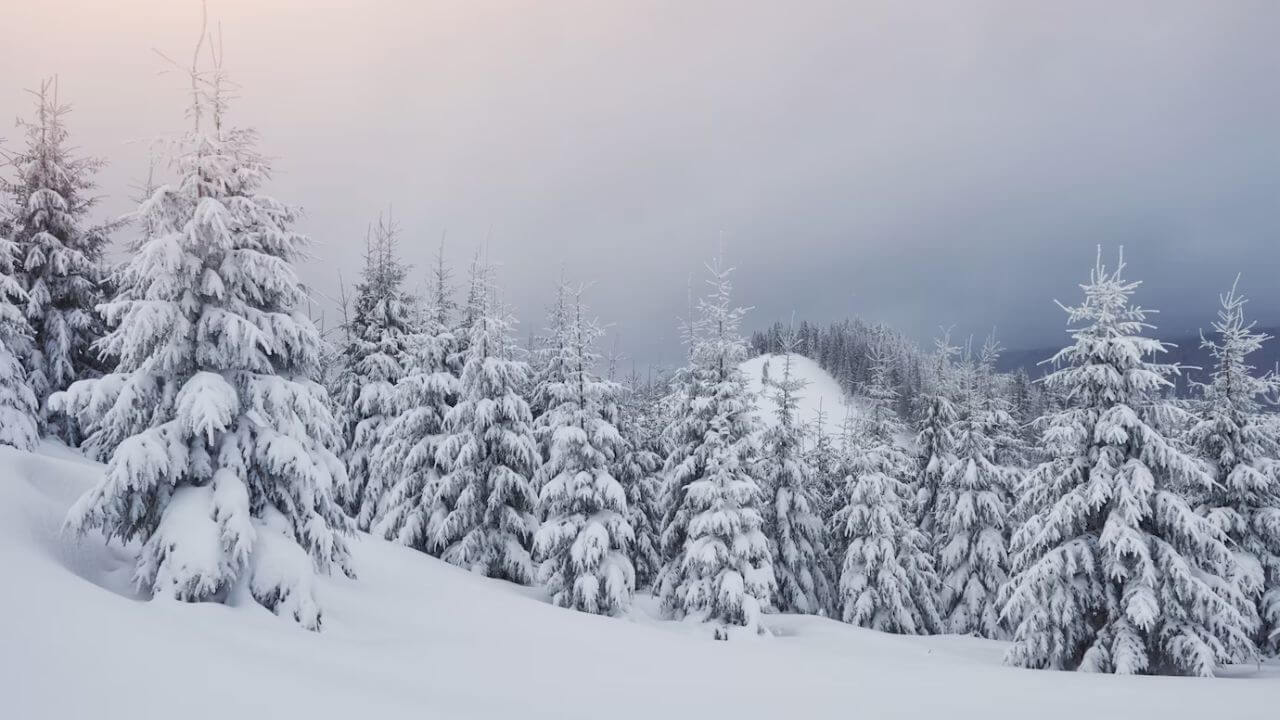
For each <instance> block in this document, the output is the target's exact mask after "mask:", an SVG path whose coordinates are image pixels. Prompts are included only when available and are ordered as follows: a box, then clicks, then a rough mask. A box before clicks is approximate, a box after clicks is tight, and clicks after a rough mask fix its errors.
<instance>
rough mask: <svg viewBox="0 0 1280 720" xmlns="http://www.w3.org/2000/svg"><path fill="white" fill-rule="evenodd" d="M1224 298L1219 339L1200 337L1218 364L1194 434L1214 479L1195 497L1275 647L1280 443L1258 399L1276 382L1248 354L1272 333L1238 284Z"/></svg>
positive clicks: (1279, 624) (1279, 616)
mask: <svg viewBox="0 0 1280 720" xmlns="http://www.w3.org/2000/svg"><path fill="white" fill-rule="evenodd" d="M1238 281H1239V279H1238V278H1237V282H1238ZM1221 300H1222V307H1221V309H1220V310H1218V320H1217V322H1215V323H1213V329H1214V332H1215V335H1216V336H1217V337H1216V339H1208V338H1203V337H1202V339H1201V344H1202V346H1203V347H1204V348H1205V349H1207V350H1208V351H1209V353H1210V354H1211V355H1212V356H1213V359H1214V369H1213V377H1212V379H1211V380H1210V382H1209V383H1208V384H1206V385H1202V386H1200V390H1201V391H1202V393H1203V395H1204V403H1203V408H1202V414H1203V419H1201V421H1200V422H1199V423H1197V424H1196V425H1195V426H1194V427H1193V428H1192V429H1191V432H1190V435H1189V440H1190V442H1191V444H1192V445H1193V447H1194V448H1195V451H1196V453H1197V454H1198V455H1199V456H1200V457H1201V458H1204V459H1205V460H1206V461H1207V462H1208V463H1209V466H1210V468H1211V470H1212V472H1213V476H1214V480H1215V483H1214V485H1213V486H1212V487H1210V488H1208V489H1207V490H1206V491H1204V492H1202V493H1200V494H1199V495H1198V497H1197V500H1198V502H1199V504H1200V506H1201V512H1202V513H1203V514H1206V515H1207V516H1208V518H1209V520H1210V521H1212V522H1213V523H1214V524H1215V525H1216V526H1218V528H1220V529H1221V530H1222V531H1223V532H1224V533H1226V536H1227V537H1228V538H1229V539H1230V541H1231V547H1232V549H1233V550H1234V552H1235V554H1236V559H1237V561H1238V562H1237V563H1236V565H1235V567H1234V568H1232V570H1233V571H1234V572H1232V573H1231V574H1230V575H1229V577H1230V578H1231V579H1232V580H1233V581H1234V582H1235V584H1236V586H1237V587H1238V588H1239V589H1240V592H1241V593H1243V594H1244V595H1245V596H1246V597H1247V598H1249V599H1250V600H1251V601H1252V602H1253V603H1254V605H1255V606H1256V608H1257V612H1258V615H1259V617H1260V619H1261V623H1260V624H1259V627H1258V632H1257V633H1255V635H1254V641H1255V642H1256V643H1257V645H1258V646H1259V647H1261V648H1265V649H1267V650H1269V651H1272V652H1274V651H1275V650H1277V649H1278V648H1277V646H1278V645H1280V462H1278V461H1277V459H1276V458H1277V457H1278V456H1280V443H1277V440H1276V435H1275V428H1274V427H1273V426H1272V425H1271V424H1269V423H1268V422H1267V420H1266V418H1265V416H1263V415H1262V414H1261V413H1260V412H1259V408H1258V399H1259V398H1260V397H1265V396H1267V395H1270V394H1271V393H1273V392H1274V391H1275V389H1276V385H1277V382H1276V380H1275V378H1273V377H1270V376H1267V377H1255V376H1254V374H1253V373H1254V368H1253V366H1252V365H1250V364H1249V356H1250V355H1251V354H1253V353H1255V352H1257V351H1258V350H1260V349H1261V348H1262V344H1263V343H1264V342H1266V341H1267V340H1270V339H1271V337H1270V336H1269V335H1266V334H1263V333H1260V332H1255V331H1254V329H1253V327H1254V324H1253V323H1252V322H1248V323H1246V322H1245V319H1244V305H1245V302H1246V301H1245V298H1244V296H1243V295H1240V294H1239V293H1237V292H1236V286H1235V285H1234V284H1233V285H1232V286H1231V290H1230V291H1229V292H1227V293H1226V294H1225V295H1223V296H1222V298H1221Z"/></svg>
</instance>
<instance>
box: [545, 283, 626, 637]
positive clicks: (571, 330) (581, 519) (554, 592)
mask: <svg viewBox="0 0 1280 720" xmlns="http://www.w3.org/2000/svg"><path fill="white" fill-rule="evenodd" d="M565 301H566V302H565V310H566V312H565V315H566V317H565V323H564V332H563V342H564V346H563V348H562V349H561V351H560V353H559V355H558V358H557V361H558V362H562V363H563V370H564V377H563V380H558V381H557V380H552V381H550V382H548V384H547V385H546V387H545V388H544V393H545V395H544V397H545V399H546V401H547V406H546V413H545V414H544V416H543V417H544V418H545V419H544V420H543V427H545V428H547V432H548V434H549V440H550V447H549V450H548V457H547V462H546V463H545V464H544V465H543V467H542V470H541V472H542V489H541V493H540V496H539V505H540V507H541V514H542V516H543V517H545V518H546V519H545V521H544V522H543V523H542V527H540V528H539V529H538V532H537V534H536V535H535V536H534V553H535V557H536V558H537V560H538V577H539V579H540V580H541V581H542V582H543V583H544V584H545V585H546V586H547V591H548V592H549V593H550V594H551V601H552V602H554V603H555V604H556V605H559V606H561V607H567V608H573V609H575V610H581V611H582V612H589V613H596V614H600V615H620V614H622V613H625V612H626V611H627V609H628V608H630V607H631V597H632V594H633V593H634V592H635V581H636V578H635V569H634V567H633V566H632V564H631V558H630V549H631V546H632V544H633V542H634V541H635V534H634V531H633V530H632V527H631V523H630V520H629V513H628V510H627V495H626V491H625V490H624V488H623V486H622V484H621V483H620V482H618V480H617V478H615V477H614V475H613V467H614V465H615V463H616V462H617V461H618V460H619V459H621V456H622V454H623V453H624V452H625V451H626V442H625V440H624V439H623V437H622V435H621V434H619V433H618V429H617V427H616V422H617V417H618V395H619V392H620V388H619V387H618V385H617V384H616V383H614V382H612V381H610V380H603V379H601V378H599V377H598V376H596V374H595V372H594V371H593V367H595V365H596V364H598V363H599V361H600V356H599V353H597V352H596V349H595V345H596V343H597V342H598V340H599V338H600V336H601V335H602V334H603V333H602V332H601V330H600V328H599V326H598V325H596V323H595V322H593V321H591V320H590V319H588V318H587V317H584V312H585V310H584V308H583V306H582V290H581V289H576V290H573V291H571V292H568V293H566V297H565Z"/></svg>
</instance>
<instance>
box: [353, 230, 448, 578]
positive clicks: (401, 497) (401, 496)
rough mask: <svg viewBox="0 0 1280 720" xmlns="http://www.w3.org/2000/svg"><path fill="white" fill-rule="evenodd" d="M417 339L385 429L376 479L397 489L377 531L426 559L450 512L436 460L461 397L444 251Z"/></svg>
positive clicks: (409, 348) (411, 346)
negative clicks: (442, 495)
mask: <svg viewBox="0 0 1280 720" xmlns="http://www.w3.org/2000/svg"><path fill="white" fill-rule="evenodd" d="M423 310H424V312H423V313H422V317H421V318H420V323H419V324H420V327H419V328H418V330H417V332H415V333H413V334H412V335H410V336H409V337H408V340H407V348H406V350H405V355H404V357H403V359H402V360H401V361H400V365H401V367H402V368H403V369H404V371H405V376H404V377H403V378H401V380H400V381H399V382H398V383H397V384H396V388H395V395H394V399H395V407H396V413H397V414H396V416H395V418H394V419H393V420H391V421H390V423H388V424H387V426H386V433H385V436H384V440H383V443H382V446H381V447H382V449H381V452H380V453H379V455H378V466H377V468H376V470H375V474H376V475H377V476H378V477H382V478H386V479H387V480H388V481H389V482H391V483H393V484H392V485H390V486H389V490H388V493H387V495H386V498H385V502H384V503H383V505H384V507H383V509H382V512H381V514H380V516H379V517H378V519H377V520H376V522H375V523H374V525H373V532H374V533H375V534H377V535H380V536H382V537H385V538H387V539H388V540H396V541H397V542H400V543H402V544H404V545H407V546H409V547H412V548H416V549H418V550H422V551H424V552H428V553H432V554H436V555H438V554H440V553H441V552H442V551H443V550H444V548H443V547H441V546H440V545H438V544H436V543H434V542H433V541H432V535H431V531H432V530H433V529H436V528H438V527H439V525H440V524H441V522H442V521H443V518H444V515H445V514H446V513H447V508H446V507H444V506H443V505H442V504H441V503H439V502H437V497H436V491H437V488H438V487H439V483H440V478H441V477H442V476H443V474H444V469H443V468H442V467H441V465H440V462H439V460H438V459H437V451H438V449H439V447H440V443H441V441H442V440H443V433H444V423H445V417H446V416H447V415H448V414H449V409H450V408H452V407H453V405H454V403H455V402H456V401H457V397H458V375H457V370H456V368H455V366H454V360H455V359H456V357H457V352H456V350H457V341H456V339H455V336H454V334H453V332H452V331H451V330H450V327H451V323H452V322H453V320H454V312H455V307H454V303H453V298H452V289H451V287H450V272H449V268H448V267H447V266H446V265H445V264H444V252H443V248H441V251H440V253H439V254H437V257H436V264H435V268H434V271H433V273H432V277H431V285H430V290H429V294H428V297H427V299H426V306H425V307H424V308H423Z"/></svg>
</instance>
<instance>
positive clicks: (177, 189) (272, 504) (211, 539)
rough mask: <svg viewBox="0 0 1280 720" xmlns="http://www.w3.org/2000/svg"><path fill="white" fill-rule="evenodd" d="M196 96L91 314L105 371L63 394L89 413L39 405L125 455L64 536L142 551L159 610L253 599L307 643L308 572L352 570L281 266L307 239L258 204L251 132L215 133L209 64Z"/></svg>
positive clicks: (308, 334)
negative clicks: (129, 249) (111, 441)
mask: <svg viewBox="0 0 1280 720" xmlns="http://www.w3.org/2000/svg"><path fill="white" fill-rule="evenodd" d="M204 42H205V37H204V35H203V33H202V37H201V43H204ZM199 57H200V52H199V49H197V53H196V58H197V59H199ZM190 79H191V85H192V105H191V107H190V109H189V117H191V119H192V122H193V128H192V129H191V130H190V131H189V132H187V133H186V134H185V136H184V137H183V138H182V140H181V142H180V143H179V144H178V146H177V147H176V149H175V151H174V156H173V167H174V169H175V171H176V175H177V177H176V178H175V179H174V181H173V182H172V183H171V184H165V185H161V186H159V187H157V188H156V189H155V191H154V192H153V193H152V194H151V196H150V197H149V198H147V199H146V200H145V201H144V202H143V203H142V204H141V206H140V207H139V208H138V209H137V211H136V212H135V217H136V218H137V219H138V220H140V222H139V226H140V227H142V228H143V229H144V232H147V237H146V239H145V240H143V241H142V242H141V243H140V244H139V247H138V252H137V253H136V254H134V255H133V257H132V258H130V260H129V262H128V265H127V267H126V268H125V270H124V272H123V273H122V275H121V280H122V285H121V288H120V293H119V295H118V296H117V297H116V299H115V300H113V301H112V302H110V303H107V304H105V305H104V306H103V310H104V316H105V317H106V319H107V322H108V324H109V325H110V326H111V328H112V329H111V331H110V333H109V334H108V335H106V336H105V337H104V338H103V340H102V349H103V350H104V352H105V353H106V355H107V356H109V357H112V358H115V359H116V360H117V361H118V363H119V364H118V366H117V369H116V372H115V373H114V374H112V375H109V376H107V377H104V378H102V379H98V380H88V381H82V382H78V383H76V384H75V385H73V386H72V388H71V390H69V391H68V392H67V393H65V395H81V396H96V397H97V398H98V399H99V400H100V401H101V402H98V403H87V402H84V401H83V398H80V399H77V398H73V397H59V396H58V395H55V396H54V401H56V402H51V405H55V404H56V405H57V406H58V407H62V408H76V409H78V410H79V411H80V415H79V418H78V419H79V420H81V421H82V422H87V423H88V425H87V429H88V430H89V432H90V442H91V443H92V444H96V445H97V446H98V447H104V445H103V444H102V438H104V437H106V438H121V441H120V442H119V443H118V446H117V447H115V450H114V451H113V452H112V453H111V456H110V461H109V462H108V464H107V469H106V474H105V476H104V477H103V479H102V481H101V482H100V483H99V484H98V485H97V486H96V487H94V488H93V489H91V490H90V491H89V492H88V493H86V494H85V495H84V496H83V497H82V498H81V499H80V500H79V501H78V502H77V503H76V504H75V505H74V506H73V507H72V509H71V511H70V513H69V515H68V518H67V527H68V529H69V530H71V531H74V532H77V533H84V532H87V531H89V530H91V529H94V528H99V529H101V530H102V532H103V533H104V534H105V535H106V536H107V537H115V538H120V539H121V540H122V541H130V540H137V541H140V542H141V552H140V555H139V557H138V564H137V568H136V571H135V574H134V579H135V581H136V583H137V585H138V586H139V587H140V588H141V589H143V590H144V591H147V592H149V593H150V594H151V595H152V596H153V597H156V598H162V597H164V598H173V599H177V600H182V601H190V602H200V601H214V602H227V603H241V602H249V601H250V599H252V600H253V601H256V602H258V603H261V604H262V605H264V606H266V607H268V608H270V609H271V610H273V611H274V612H275V613H277V614H280V615H289V616H292V617H293V618H294V619H296V620H297V621H298V622H299V623H301V624H302V625H304V626H305V627H307V628H310V629H319V628H320V625H321V609H320V607H319V605H318V604H317V602H316V599H315V597H314V594H313V587H312V586H313V571H315V570H319V571H321V572H327V571H329V570H331V569H332V568H334V567H337V568H340V569H342V570H346V571H348V572H350V568H349V565H348V553H347V547H346V544H345V541H344V539H343V535H344V534H345V532H346V530H347V526H348V523H347V519H346V517H345V516H344V515H343V514H342V511H341V510H340V509H339V508H338V506H337V505H336V503H334V502H333V501H332V498H331V492H332V488H333V486H334V485H335V483H337V482H341V481H342V480H344V479H345V478H344V475H345V473H344V471H343V467H342V462H341V461H340V460H339V459H338V458H337V457H336V456H335V455H334V454H333V453H332V452H331V451H330V450H329V448H331V447H336V446H337V444H338V442H339V439H338V428H337V425H336V422H335V421H334V419H333V416H332V415H331V413H330V410H329V404H328V398H327V396H326V393H325V391H324V389H323V388H322V387H321V386H320V385H319V384H317V383H316V382H314V381H313V380H312V378H313V377H314V376H315V375H316V374H317V370H318V368H317V367H316V360H317V353H318V349H319V337H318V334H317V332H316V329H315V327H314V326H313V325H312V324H311V322H310V321H309V320H308V319H307V318H306V317H305V316H304V315H303V313H302V312H301V311H300V307H301V305H302V304H303V303H304V301H305V298H304V295H303V290H302V287H301V285H300V283H299V282H298V279H297V277H296V276H295V275H294V270H293V267H292V265H291V263H292V261H293V260H295V259H296V258H298V257H299V256H300V255H301V253H302V249H303V247H304V245H305V244H306V243H307V238H306V237H305V236H303V235H301V234H299V233H297V232H295V231H293V230H291V229H290V226H291V225H292V224H293V222H294V221H295V219H296V217H297V214H298V213H297V211H296V210H294V209H293V208H291V207H289V206H287V205H284V204H282V203H280V202H278V201H276V200H274V199H272V198H270V197H267V196H265V195H262V194H261V193H260V188H261V186H262V184H263V183H264V182H266V181H267V179H268V178H269V176H270V167H269V165H268V164H267V162H266V161H265V159H264V158H263V157H262V156H261V155H259V154H258V153H257V152H256V150H255V149H254V141H255V134H254V133H253V131H251V130H247V129H238V128H232V127H229V126H227V125H226V124H225V122H224V119H225V112H226V95H225V94H224V93H223V91H222V88H223V87H224V83H225V80H224V77H223V74H222V71H221V61H220V57H219V56H218V55H214V59H213V69H212V71H202V70H200V69H198V68H197V67H195V65H194V62H193V67H192V68H191V71H190Z"/></svg>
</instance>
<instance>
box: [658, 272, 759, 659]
mask: <svg viewBox="0 0 1280 720" xmlns="http://www.w3.org/2000/svg"><path fill="white" fill-rule="evenodd" d="M708 270H709V271H710V273H711V277H710V279H709V280H708V281H707V282H708V284H709V285H710V286H711V293H710V295H709V297H707V298H705V299H702V300H700V301H699V303H698V317H697V319H696V320H694V321H693V323H692V324H691V328H690V335H691V338H692V342H693V347H692V354H691V359H690V366H689V367H688V368H686V370H685V372H684V374H683V376H682V380H681V382H682V385H683V387H682V388H681V392H680V395H679V402H680V406H679V408H678V410H677V412H676V414H675V423H674V424H673V425H672V427H671V428H670V429H669V431H670V442H671V447H672V452H671V455H670V456H669V457H668V459H667V462H666V465H665V474H666V476H667V488H666V496H667V497H666V502H667V505H668V508H667V514H666V518H665V522H664V527H663V531H662V547H663V553H664V556H665V557H666V561H665V564H664V565H663V568H662V572H661V573H660V577H659V581H658V596H659V599H660V600H661V603H662V607H663V609H664V611H665V612H666V613H667V615H668V616H669V617H673V618H676V619H686V618H687V619H693V620H697V621H702V622H710V623H715V624H716V625H717V627H716V630H715V634H716V637H718V638H722V639H727V638H728V637H729V626H741V627H745V628H748V629H749V631H752V632H763V631H764V629H763V626H762V625H761V615H762V614H763V612H764V611H766V610H767V609H769V608H770V607H771V605H772V601H773V593H774V589H775V587H776V582H775V580H774V576H773V566H772V562H771V558H770V553H769V543H768V540H767V539H766V538H765V535H764V533H763V532H762V524H763V518H762V517H761V514H760V505H761V503H762V502H763V501H764V499H763V497H762V493H761V490H760V486H759V484H758V483H757V481H756V478H754V477H753V476H752V475H751V472H752V469H753V467H754V465H755V464H756V462H757V459H758V455H759V448H758V447H757V445H756V441H755V433H756V429H757V423H756V420H755V418H754V415H753V414H752V410H753V404H754V403H753V401H752V397H751V394H750V392H749V390H748V387H747V382H746V378H745V377H744V376H743V374H742V370H741V368H740V367H739V364H740V363H741V362H742V361H743V360H744V359H745V355H746V344H745V343H744V342H743V339H742V337H741V336H740V335H739V332H738V326H739V324H740V323H741V321H742V316H743V314H744V313H745V310H744V309H742V308H736V307H733V306H732V304H731V295H732V284H731V282H730V274H731V272H732V270H731V269H728V268H724V267H722V266H721V264H720V262H719V261H716V262H714V263H712V264H711V265H710V266H709V267H708Z"/></svg>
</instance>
